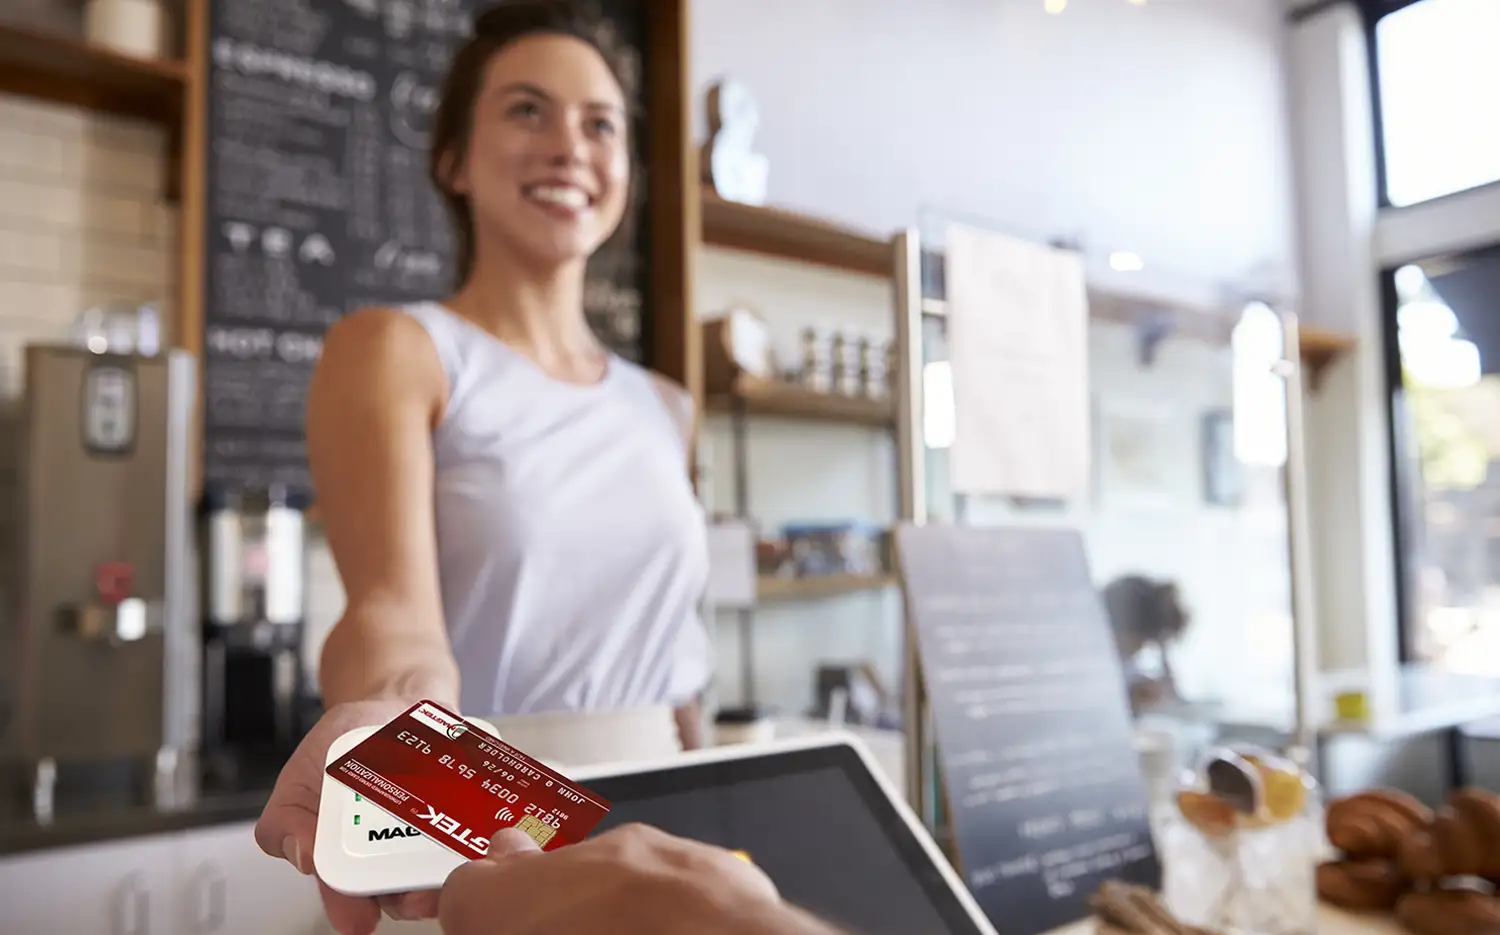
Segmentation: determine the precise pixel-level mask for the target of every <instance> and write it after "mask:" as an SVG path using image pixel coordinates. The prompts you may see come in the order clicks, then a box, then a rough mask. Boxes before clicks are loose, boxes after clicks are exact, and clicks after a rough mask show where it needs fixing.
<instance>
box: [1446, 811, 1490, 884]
mask: <svg viewBox="0 0 1500 935" xmlns="http://www.w3.org/2000/svg"><path fill="white" fill-rule="evenodd" d="M1432 839H1433V841H1434V842H1436V844H1437V847H1438V850H1439V851H1440V852H1441V853H1442V858H1443V875H1444V876H1450V877H1453V876H1456V877H1468V876H1476V877H1477V876H1482V875H1483V872H1484V868H1485V866H1486V865H1487V864H1488V863H1490V859H1489V858H1488V856H1487V855H1486V853H1485V851H1486V847H1485V842H1484V841H1482V840H1481V839H1480V837H1479V831H1478V829H1477V828H1476V827H1475V826H1474V825H1473V824H1472V823H1471V822H1468V821H1466V820H1464V818H1463V817H1462V816H1460V815H1459V813H1458V810H1457V809H1455V808H1454V807H1453V806H1451V805H1444V806H1443V807H1442V808H1440V809H1438V810H1437V814H1436V815H1435V816H1434V817H1433V819H1432Z"/></svg>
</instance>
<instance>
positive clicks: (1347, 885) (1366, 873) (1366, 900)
mask: <svg viewBox="0 0 1500 935" xmlns="http://www.w3.org/2000/svg"><path fill="white" fill-rule="evenodd" d="M1317 882H1318V896H1319V897H1320V898H1321V899H1322V900H1323V901H1324V902H1327V903H1332V904H1333V905H1335V906H1338V907H1340V908H1342V909H1350V910H1353V911H1356V912H1376V911H1386V912H1388V911H1390V910H1391V909H1394V908H1395V907H1396V901H1397V900H1399V899H1400V898H1401V894H1402V893H1403V892H1404V891H1405V889H1406V881H1405V879H1404V878H1403V877H1402V876H1401V870H1400V868H1398V867H1397V866H1396V865H1395V864H1394V863H1392V862H1391V861H1389V860H1380V859H1374V860H1330V861H1328V862H1326V863H1322V864H1319V865H1318V874H1317Z"/></svg>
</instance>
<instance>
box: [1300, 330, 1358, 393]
mask: <svg viewBox="0 0 1500 935" xmlns="http://www.w3.org/2000/svg"><path fill="white" fill-rule="evenodd" d="M1297 340H1298V342H1299V343H1300V344H1301V347H1302V363H1303V365H1304V366H1306V368H1307V385H1308V387H1309V388H1310V389H1317V388H1318V384H1319V382H1321V381H1322V379H1323V371H1324V370H1325V369H1327V367H1328V365H1329V364H1331V363H1333V362H1334V361H1335V360H1338V359H1339V358H1340V357H1342V356H1343V355H1345V354H1347V353H1349V352H1350V351H1352V350H1354V338H1353V336H1352V335H1347V334H1340V333H1338V332H1337V331H1326V330H1324V329H1322V328H1315V327H1309V326H1307V325H1302V326H1301V327H1299V328H1298V329H1297Z"/></svg>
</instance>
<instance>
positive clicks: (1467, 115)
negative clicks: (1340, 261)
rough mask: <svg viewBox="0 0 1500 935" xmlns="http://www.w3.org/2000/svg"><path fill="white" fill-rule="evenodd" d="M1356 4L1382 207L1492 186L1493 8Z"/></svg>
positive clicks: (1475, 1)
mask: <svg viewBox="0 0 1500 935" xmlns="http://www.w3.org/2000/svg"><path fill="white" fill-rule="evenodd" d="M1363 4H1364V9H1365V11H1366V16H1367V18H1368V20H1369V22H1370V23H1371V49H1372V54H1371V66H1372V69H1373V77H1374V84H1375V101H1376V107H1377V117H1378V119H1377V126H1378V128H1379V129H1378V131H1377V132H1378V134H1379V139H1378V140H1377V145H1378V148H1379V152H1380V157H1381V158H1380V165H1381V170H1382V171H1381V176H1382V180H1383V182H1382V186H1383V189H1384V191H1383V196H1384V199H1385V201H1386V202H1387V203H1388V204H1391V205H1394V206H1397V207H1400V206H1404V205H1410V204H1416V203H1417V202H1422V201H1428V200H1430V199H1433V198H1438V197H1441V196H1443V195H1449V194H1452V193H1454V192H1459V191H1464V190H1466V189H1470V188H1475V187H1477V186H1480V185H1485V184H1487V183H1490V182H1494V181H1497V180H1500V116H1497V114H1500V54H1497V50H1500V2H1497V0H1363Z"/></svg>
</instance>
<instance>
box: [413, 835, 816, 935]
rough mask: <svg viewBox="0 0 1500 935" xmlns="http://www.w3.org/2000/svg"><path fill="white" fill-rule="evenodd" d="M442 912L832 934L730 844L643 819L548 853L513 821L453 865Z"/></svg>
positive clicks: (497, 926)
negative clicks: (481, 852)
mask: <svg viewBox="0 0 1500 935" xmlns="http://www.w3.org/2000/svg"><path fill="white" fill-rule="evenodd" d="M438 918H439V920H440V922H441V925H442V928H443V933H444V935H556V933H558V932H567V933H568V935H604V933H608V935H636V933H639V935H676V933H679V932H680V933H692V935H701V933H702V932H722V933H731V932H733V933H745V935H751V933H754V935H769V933H778V935H780V933H785V935H832V932H831V930H830V929H828V928H826V927H824V926H823V925H821V924H820V923H818V922H816V920H814V919H812V918H811V917H810V916H808V915H806V914H805V913H802V912H801V911H799V910H797V909H794V908H792V907H790V906H787V905H785V904H783V903H782V902H781V899H780V897H779V896H778V895H777V892H776V887H775V885H774V884H772V882H771V880H770V878H769V877H767V876H766V875H765V874H764V873H763V872H761V871H760V870H759V869H758V868H756V867H754V866H752V865H751V864H748V863H746V862H745V861H743V860H740V859H739V858H738V857H736V856H734V855H733V854H732V853H730V852H729V851H726V850H724V849H723V848H718V847H711V846H709V845H706V844H700V843H698V842H696V841H688V840H685V839H683V838H678V837H674V836H672V835H669V834H667V833H666V832H664V831H659V830H657V829H655V828H651V827H647V826H645V825H634V824H632V825H623V826H621V827H619V828H615V829H613V830H611V831H608V832H606V833H604V834H601V835H600V836H599V837H597V838H591V839H589V840H586V841H582V842H580V843H578V844H570V845H568V846H567V847H563V848H559V849H558V850H555V851H551V852H548V853H542V852H541V850H540V849H539V848H538V847H537V846H536V843H535V842H534V841H532V839H531V838H530V837H529V836H527V835H526V834H525V833H524V832H521V831H516V830H515V829H513V828H507V829H506V830H504V831H501V832H500V833H498V834H496V835H494V836H493V837H492V838H491V839H490V852H489V856H488V857H486V858H484V859H483V860H473V861H470V862H468V863H466V864H464V865H462V866H460V867H459V868H458V869H456V870H454V871H453V873H451V874H449V876H448V880H447V882H446V883H444V884H443V890H442V898H441V901H440V903H439V907H438Z"/></svg>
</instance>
